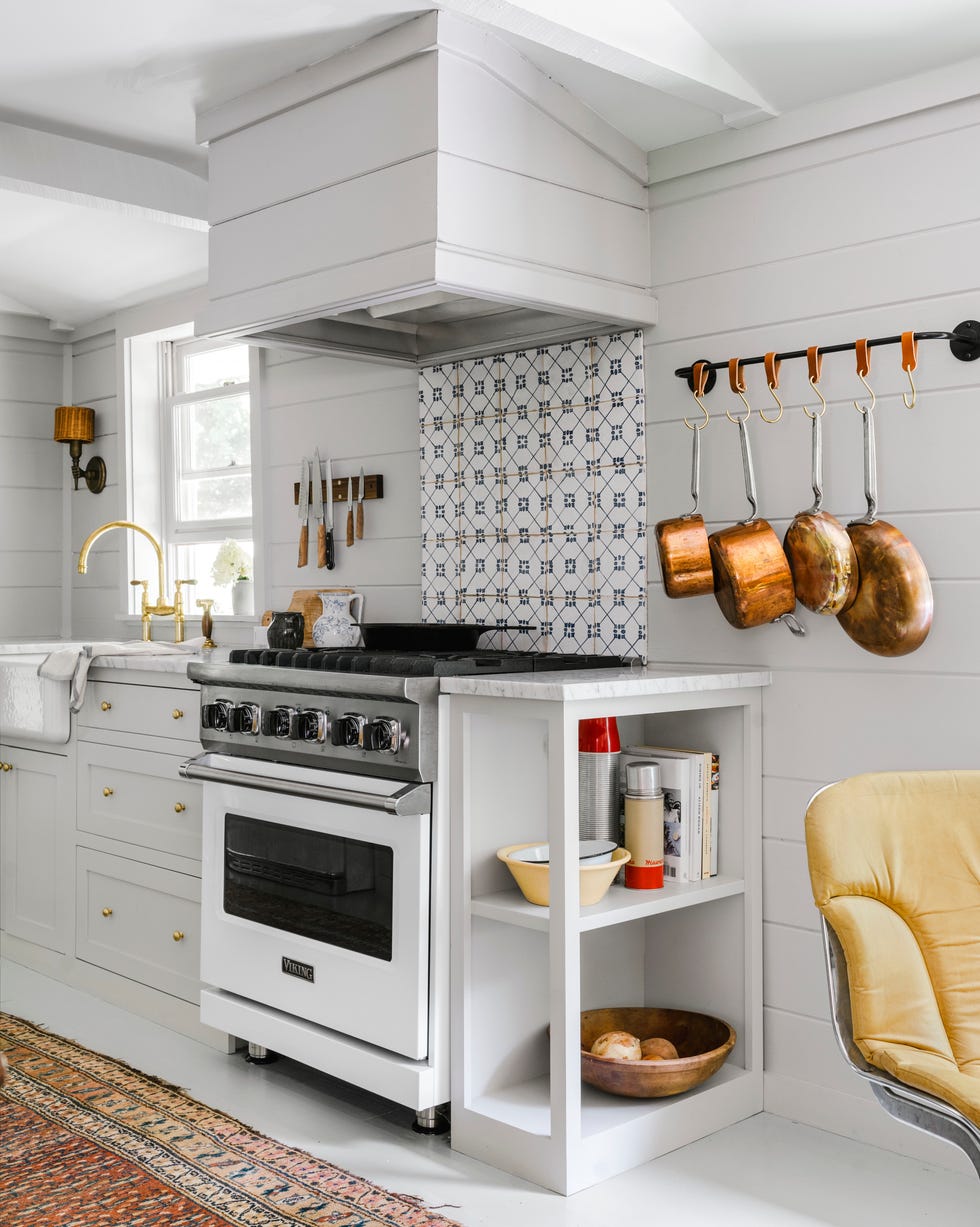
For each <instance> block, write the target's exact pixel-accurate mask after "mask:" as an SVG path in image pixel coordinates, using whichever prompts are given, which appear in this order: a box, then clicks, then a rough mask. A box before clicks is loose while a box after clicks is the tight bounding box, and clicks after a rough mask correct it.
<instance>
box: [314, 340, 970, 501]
mask: <svg viewBox="0 0 980 1227" xmlns="http://www.w3.org/2000/svg"><path fill="white" fill-rule="evenodd" d="M913 336H914V337H915V339H916V341H948V342H949V348H950V351H951V353H952V355H953V357H954V358H959V360H960V361H961V362H975V361H976V360H977V359H978V358H980V322H978V321H977V320H964V321H963V323H962V324H957V325H956V327H955V328H954V329H953V331H952V332H916V333H913ZM901 343H902V338H901V335H899V336H897V337H875V338H874V339H873V340H869V341H868V348H869V349H873V348H875V347H876V346H878V345H900V344H901ZM854 347H855V342H854V341H848V342H845V343H843V344H841V345H821V346H819V347H818V350H817V352H818V353H819V354H821V355H823V354H843V353H847V351H848V350H853V349H854ZM806 356H807V351H806V350H805V349H793V350H788V351H787V352H786V353H782V354H776V361H777V362H786V361H788V360H789V359H792V358H805V357H806ZM765 360H766V359H765V355H764V354H758V355H757V356H756V357H754V358H739V359H738V361H739V364H740V365H741V366H757V365H760V364H761V363H763V362H765ZM694 365H695V364H694V363H692V364H691V365H690V366H681V367H678V368H677V370H676V371H674V374H675V375H676V376H677V378H678V379H684V380H686V381H687V386H688V387H689V388H690V389H691V391H692V392H693V391H694ZM705 366H706V367H707V369H708V378H707V381H706V382H705V385H704V391H705V392H710V391H711V389H712V388H713V387H714V386H715V381H716V379H717V375H716V374H715V372H716V371H721V370H728V359H727V358H726V359H725V361H724V362H707V361H705ZM334 484H335V485H336V482H335V483H334Z"/></svg>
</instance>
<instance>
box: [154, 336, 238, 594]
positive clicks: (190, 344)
mask: <svg viewBox="0 0 980 1227" xmlns="http://www.w3.org/2000/svg"><path fill="white" fill-rule="evenodd" d="M243 344H244V342H241V341H208V340H204V341H193V340H192V341H162V342H161V343H160V345H161V351H162V355H163V360H162V361H161V363H160V372H161V378H162V381H163V385H164V386H163V387H162V388H161V405H162V407H163V412H162V413H161V415H160V431H161V439H160V454H161V457H162V467H163V478H164V480H163V482H162V488H163V537H164V541H165V542H166V548H167V555H168V559H169V562H170V570H171V573H173V568H174V566H175V565H176V557H177V551H176V548H175V547H176V546H178V545H193V544H195V543H196V542H199V541H213V540H214V539H215V538H216V537H217V538H221V537H230V538H232V539H234V540H248V541H250V542H252V543H253V546H254V540H255V536H254V524H255V486H256V482H255V437H254V435H255V414H254V412H253V404H254V391H253V390H254V388H256V387H257V386H258V379H257V369H256V368H257V362H256V355H255V350H254V347H251V346H246V348H247V351H248V358H249V378H248V381H247V382H245V383H236V384H232V385H227V386H224V387H215V388H206V389H200V390H197V391H193V392H178V391H175V390H174V387H173V383H174V377H175V375H176V372H177V371H178V370H179V369H180V364H181V359H182V358H183V357H184V356H186V355H189V354H198V353H207V352H208V351H210V350H215V349H227V348H229V347H230V346H233V345H243ZM242 395H247V396H248V398H249V414H250V430H249V452H250V458H249V468H248V474H249V482H250V485H251V488H252V514H251V516H237V517H230V518H227V519H220V520H195V521H193V522H192V523H193V527H190V526H188V525H187V524H182V523H181V520H180V515H179V500H180V491H179V479H180V467H179V465H178V463H177V452H178V449H182V448H183V446H184V445H183V443H182V440H181V428H180V417H181V414H180V410H181V408H182V406H184V405H188V404H193V403H195V402H198V401H203V400H210V401H214V400H221V399H222V398H224V397H232V396H242ZM178 578H182V577H178Z"/></svg>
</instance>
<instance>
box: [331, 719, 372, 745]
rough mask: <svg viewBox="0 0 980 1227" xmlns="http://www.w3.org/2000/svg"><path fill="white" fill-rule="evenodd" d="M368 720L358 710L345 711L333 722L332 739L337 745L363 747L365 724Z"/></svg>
mask: <svg viewBox="0 0 980 1227" xmlns="http://www.w3.org/2000/svg"><path fill="white" fill-rule="evenodd" d="M366 723H367V721H366V720H365V719H364V717H363V716H359V715H358V714H357V713H356V712H345V713H344V715H342V716H338V717H337V719H336V720H335V721H334V722H333V727H332V729H331V731H330V732H331V736H330V740H331V742H332V743H333V744H334V745H335V746H348V747H350V748H351V749H355V750H356V749H361V748H362V747H363V744H364V742H363V736H364V726H365V724H366Z"/></svg>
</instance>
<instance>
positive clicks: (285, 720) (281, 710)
mask: <svg viewBox="0 0 980 1227" xmlns="http://www.w3.org/2000/svg"><path fill="white" fill-rule="evenodd" d="M295 715H296V711H295V709H294V708H292V707H272V708H270V709H269V710H268V711H264V712H263V713H262V732H263V734H264V735H265V736H266V737H283V738H285V737H288V736H289V730H290V728H291V725H292V718H293V716H295Z"/></svg>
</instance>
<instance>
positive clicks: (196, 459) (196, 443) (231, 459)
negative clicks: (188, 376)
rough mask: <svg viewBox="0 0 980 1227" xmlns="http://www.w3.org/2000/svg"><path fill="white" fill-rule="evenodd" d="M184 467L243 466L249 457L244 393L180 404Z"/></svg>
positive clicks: (248, 435) (245, 397)
mask: <svg viewBox="0 0 980 1227" xmlns="http://www.w3.org/2000/svg"><path fill="white" fill-rule="evenodd" d="M182 413H183V428H184V432H185V439H184V463H183V467H184V469H185V470H187V469H191V470H193V471H195V472H198V473H199V472H201V471H202V470H205V469H227V468H232V467H234V466H235V465H245V466H247V465H248V464H249V461H250V457H251V437H250V430H249V410H248V397H247V396H229V397H225V398H224V399H222V400H202V401H196V402H194V403H193V404H190V405H184V406H183V408H182Z"/></svg>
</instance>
